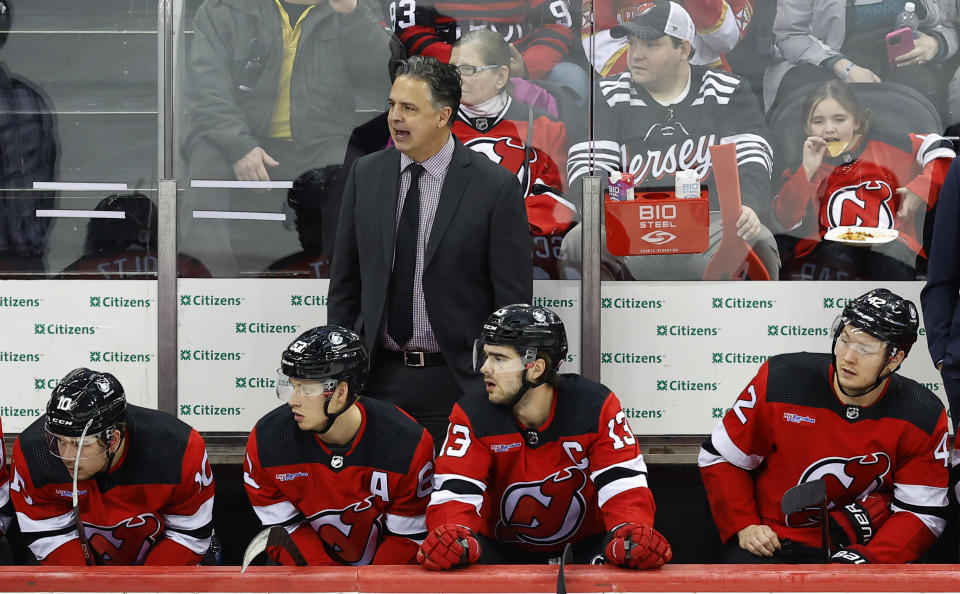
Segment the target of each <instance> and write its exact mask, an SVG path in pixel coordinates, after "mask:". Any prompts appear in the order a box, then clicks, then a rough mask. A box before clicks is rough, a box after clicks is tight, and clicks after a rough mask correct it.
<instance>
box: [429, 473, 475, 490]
mask: <svg viewBox="0 0 960 594" xmlns="http://www.w3.org/2000/svg"><path fill="white" fill-rule="evenodd" d="M433 480H434V489H436V490H438V491H439V490H440V489H444V490H448V491H453V492H455V493H463V494H465V495H469V494H474V493H475V494H478V495H483V492H484V491H486V490H487V485H485V484H484V483H482V482H480V481H478V480H476V479H472V478H470V477H466V476H463V475H462V474H436V475H434V477H433Z"/></svg>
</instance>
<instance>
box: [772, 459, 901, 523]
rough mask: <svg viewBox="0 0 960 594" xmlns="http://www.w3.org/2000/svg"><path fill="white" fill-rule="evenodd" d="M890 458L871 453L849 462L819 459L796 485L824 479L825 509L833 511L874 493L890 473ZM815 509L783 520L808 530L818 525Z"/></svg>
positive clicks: (804, 472) (847, 460) (846, 460)
mask: <svg viewBox="0 0 960 594" xmlns="http://www.w3.org/2000/svg"><path fill="white" fill-rule="evenodd" d="M890 467H891V464H890V456H888V455H887V454H885V453H884V452H874V453H872V454H864V455H863V456H854V457H852V458H821V459H820V460H817V461H816V462H814V463H813V464H811V465H810V466H808V467H807V469H806V470H804V471H803V474H802V475H801V477H800V481H799V482H798V483H797V484H801V483H806V482H809V481H815V480H817V479H821V478H822V479H824V480H825V481H826V483H827V506H828V507H829V508H831V509H835V508H836V507H838V506H842V505H846V504H848V503H850V502H851V501H853V500H855V499H860V498H862V497H865V496H866V495H869V494H870V493H873V492H874V491H876V490H877V489H879V488H880V486H881V485H882V484H883V478H884V477H885V476H886V475H887V473H888V472H890ZM814 511H815V510H814V509H812V508H811V509H808V510H803V511H801V512H797V513H796V514H791V515H790V516H788V517H787V518H786V523H787V525H788V526H809V525H811V524H817V523H819V521H820V520H819V518H818V517H817V516H816V513H813V512H814Z"/></svg>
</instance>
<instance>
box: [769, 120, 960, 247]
mask: <svg viewBox="0 0 960 594" xmlns="http://www.w3.org/2000/svg"><path fill="white" fill-rule="evenodd" d="M955 156H956V154H955V153H954V151H953V145H952V144H951V142H950V141H949V140H947V139H945V138H943V137H942V136H940V135H938V134H898V135H894V134H877V135H873V137H872V138H871V137H868V138H866V139H864V141H863V142H861V143H860V146H858V147H856V148H854V149H853V150H852V151H850V152H847V153H843V154H841V155H839V156H838V157H835V158H830V157H829V156H826V157H825V158H824V160H823V162H822V163H821V165H820V168H819V169H818V170H817V172H816V173H815V174H814V176H813V178H812V179H811V180H810V181H807V176H806V174H805V173H804V169H803V167H799V168H797V171H796V172H793V173H791V172H790V171H787V172H786V173H785V174H784V177H785V178H786V180H787V181H786V183H784V185H783V187H782V188H781V189H780V193H779V194H778V195H777V197H776V198H775V199H774V201H773V211H774V214H775V215H776V217H777V220H778V221H779V222H780V224H781V225H783V226H784V227H785V228H787V229H790V228H792V227H794V226H796V225H798V224H800V223H801V222H802V221H803V219H804V217H805V216H812V211H813V210H816V211H817V216H818V218H819V224H818V226H817V228H816V230H815V231H814V232H813V233H812V235H811V236H810V237H808V238H807V239H805V240H801V241H800V243H798V244H797V248H796V251H797V255H804V254H806V253H808V252H809V251H810V250H812V249H813V248H814V247H815V246H816V245H817V243H819V241H820V240H821V239H822V238H823V236H824V234H825V233H826V232H827V231H829V230H830V229H833V228H834V227H840V226H847V225H849V226H855V227H881V228H884V229H896V230H898V231H899V233H900V236H899V237H898V238H897V241H900V242H902V243H903V244H904V245H906V246H907V247H909V248H910V249H911V250H912V251H913V252H914V253H916V254H920V255H925V254H923V249H922V248H921V246H920V242H919V241H918V239H917V234H916V232H917V221H916V216H915V215H911V216H910V217H909V218H908V219H905V220H902V219H900V218H899V217H897V209H899V208H900V203H901V201H902V197H901V196H900V194H897V188H900V187H904V186H905V187H906V188H907V189H909V190H910V191H911V192H913V193H914V194H916V195H917V196H919V197H920V198H922V199H923V200H924V201H926V203H927V205H926V209H925V210H929V209H931V208H933V206H934V205H935V204H936V202H937V197H938V196H939V195H940V186H942V185H943V178H944V177H945V176H946V174H947V169H948V168H949V167H950V161H951V160H952V159H953V157H955ZM925 210H924V209H921V210H920V212H919V213H918V214H919V216H920V217H923V215H924V213H925Z"/></svg>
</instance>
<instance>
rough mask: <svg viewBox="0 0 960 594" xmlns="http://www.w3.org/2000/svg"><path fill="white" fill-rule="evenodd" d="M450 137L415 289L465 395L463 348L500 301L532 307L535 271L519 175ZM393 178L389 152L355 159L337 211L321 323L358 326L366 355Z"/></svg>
mask: <svg viewBox="0 0 960 594" xmlns="http://www.w3.org/2000/svg"><path fill="white" fill-rule="evenodd" d="M455 142H456V146H455V147H454V150H453V158H452V160H451V162H450V168H449V170H448V171H447V177H446V179H445V180H444V183H443V188H442V189H441V191H440V204H439V206H438V207H437V213H436V217H435V218H434V222H433V227H432V229H431V232H430V238H429V240H428V241H427V248H426V253H425V254H424V257H425V261H424V271H423V294H424V301H425V303H426V307H427V314H428V315H429V316H430V324H431V326H432V327H433V332H434V334H435V335H436V337H437V342H438V343H439V345H440V350H441V352H442V353H443V355H444V357H445V358H446V360H447V363H448V364H449V365H450V368H451V370H452V371H453V373H454V375H455V376H456V378H457V381H458V383H459V384H460V386H461V388H463V389H464V391H467V390H468V389H476V388H477V387H478V383H477V378H478V375H477V374H476V373H474V372H473V371H472V362H471V350H472V348H473V341H474V339H476V338H478V337H479V336H480V328H481V326H482V325H483V321H484V320H485V319H486V318H487V316H489V315H490V314H491V313H493V311H494V310H496V309H497V308H499V307H501V306H503V305H508V304H510V303H530V301H531V300H532V298H533V280H532V279H533V270H532V264H531V254H530V231H529V225H528V222H527V213H526V208H525V207H524V202H523V193H522V191H521V189H520V183H519V182H518V180H517V178H516V177H515V176H513V175H511V174H510V172H509V171H507V170H506V169H504V168H503V167H500V166H499V165H497V164H496V163H493V162H492V161H490V160H489V159H488V158H487V157H485V156H484V155H481V154H479V153H475V152H474V151H471V150H470V149H468V148H466V147H465V146H463V144H462V143H461V142H460V141H459V140H455ZM399 181H400V152H399V151H397V150H396V149H395V148H388V149H385V150H382V151H379V152H376V153H374V154H372V155H368V156H366V157H362V158H360V159H358V160H357V161H356V162H355V163H354V164H353V166H352V167H351V169H350V173H349V175H348V177H347V182H346V188H345V189H344V192H343V202H342V204H341V207H340V208H341V210H340V220H339V223H338V226H337V239H336V243H335V245H334V253H333V265H332V269H331V273H330V290H329V294H328V297H327V320H328V323H330V324H339V325H341V326H345V327H347V328H353V329H355V330H357V331H358V332H359V333H360V335H361V336H362V337H363V339H364V344H365V345H366V346H367V348H368V349H369V350H370V352H371V353H372V352H373V351H374V348H375V346H376V344H377V336H378V333H379V328H380V325H381V323H382V322H383V320H384V314H385V311H386V301H387V291H388V287H389V284H390V275H391V271H392V263H393V248H394V241H395V236H396V215H397V196H398V191H399V190H398V188H399Z"/></svg>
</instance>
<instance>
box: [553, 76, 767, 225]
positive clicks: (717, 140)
mask: <svg viewBox="0 0 960 594" xmlns="http://www.w3.org/2000/svg"><path fill="white" fill-rule="evenodd" d="M600 91H601V93H602V99H603V100H602V101H598V102H597V108H596V116H595V118H594V139H595V140H593V141H585V142H578V143H576V144H574V145H573V146H571V147H570V157H569V159H568V160H567V180H568V182H569V184H570V186H571V188H573V190H572V191H571V193H572V194H575V193H576V184H577V183H578V181H579V179H580V178H581V177H583V176H584V175H603V174H604V173H612V172H614V171H624V172H627V173H631V174H633V175H634V179H635V182H634V184H635V186H636V187H638V188H649V187H663V186H669V187H671V188H672V187H673V183H674V175H675V174H676V172H677V171H678V170H681V169H693V170H694V171H696V172H697V173H698V174H699V176H700V183H701V184H706V185H707V187H708V190H709V194H710V209H711V210H719V209H720V206H719V203H718V201H717V195H716V194H717V192H716V186H715V182H714V179H713V167H712V162H711V160H710V151H709V148H710V147H711V146H713V145H716V144H727V143H733V144H735V145H736V147H737V170H738V172H739V174H740V194H741V200H742V202H743V205H744V206H749V207H750V208H752V209H753V210H754V211H756V212H757V213H758V214H761V213H765V212H766V211H767V210H768V208H769V204H770V175H771V173H770V172H771V169H772V164H773V151H772V149H771V148H770V144H769V142H768V141H767V128H766V124H765V123H764V119H763V115H761V113H760V108H759V106H758V104H757V98H756V97H755V96H754V94H753V92H752V91H751V90H750V86H749V84H747V83H746V82H745V81H744V80H743V79H742V78H740V77H739V76H736V75H735V74H730V73H728V72H723V71H722V70H716V69H713V68H707V67H705V66H691V67H690V88H689V90H688V91H687V94H686V96H685V97H684V98H683V99H682V100H680V101H679V102H678V103H675V104H672V105H661V104H660V103H659V102H657V101H656V100H654V99H653V97H651V96H650V94H649V93H648V92H647V91H646V89H644V88H643V86H642V85H637V84H635V83H634V82H633V79H632V78H631V76H630V73H629V72H624V73H622V74H619V75H616V76H609V77H606V78H604V79H602V80H601V81H600ZM594 171H596V173H592V172H594ZM761 216H762V214H761Z"/></svg>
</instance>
